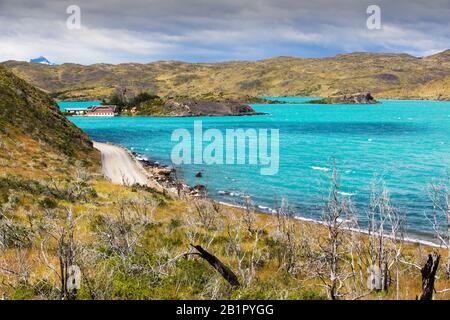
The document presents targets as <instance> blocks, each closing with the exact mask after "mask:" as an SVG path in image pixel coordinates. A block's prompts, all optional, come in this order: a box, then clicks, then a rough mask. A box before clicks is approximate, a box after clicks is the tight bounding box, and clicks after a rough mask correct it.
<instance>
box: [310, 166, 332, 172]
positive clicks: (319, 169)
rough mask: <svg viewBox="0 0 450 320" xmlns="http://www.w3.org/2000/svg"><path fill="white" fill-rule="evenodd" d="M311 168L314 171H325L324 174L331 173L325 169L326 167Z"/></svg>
mask: <svg viewBox="0 0 450 320" xmlns="http://www.w3.org/2000/svg"><path fill="white" fill-rule="evenodd" d="M310 168H311V169H313V170H318V171H324V172H327V171H330V168H324V167H314V166H311V167H310Z"/></svg>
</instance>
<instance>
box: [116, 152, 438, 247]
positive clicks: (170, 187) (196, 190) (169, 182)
mask: <svg viewBox="0 0 450 320" xmlns="http://www.w3.org/2000/svg"><path fill="white" fill-rule="evenodd" d="M112 145H115V144H112ZM115 146H117V145H115ZM118 147H119V148H122V149H123V150H125V151H127V153H128V155H129V156H130V157H131V158H132V159H133V160H134V161H135V162H137V163H139V164H140V165H141V166H142V167H143V169H144V170H146V171H147V170H149V169H150V170H151V171H153V172H155V170H156V171H157V172H158V171H160V170H161V171H163V172H164V174H163V177H162V179H161V178H159V177H158V176H157V175H156V177H155V175H154V174H153V175H152V174H150V177H151V178H153V179H155V182H156V183H158V185H159V186H160V187H161V188H163V189H164V190H166V191H167V192H169V193H173V194H177V195H178V194H179V192H180V191H182V192H185V193H186V194H187V195H188V196H192V197H200V196H205V195H206V197H207V199H209V200H211V201H215V202H217V203H219V204H221V205H223V206H226V207H229V208H235V209H239V210H242V209H245V207H243V206H240V205H237V204H233V203H229V202H226V201H219V200H216V199H214V198H212V197H210V196H207V193H206V191H207V190H206V187H204V186H203V185H196V186H194V187H192V186H190V185H187V184H185V183H182V184H180V183H178V182H177V181H176V178H174V177H173V174H174V173H176V169H175V168H172V167H169V166H166V165H162V164H160V163H159V162H158V161H153V160H151V159H148V158H146V157H144V156H142V155H140V154H138V153H136V152H132V151H130V150H128V149H127V148H125V147H122V146H118ZM158 179H160V180H158ZM202 187H203V188H205V189H203V188H202ZM268 209H270V208H268ZM253 210H254V211H255V212H256V213H257V214H264V215H274V213H273V210H274V209H272V212H271V211H269V210H267V211H264V210H262V209H261V208H259V206H258V205H257V204H256V205H255V207H254V208H253ZM292 218H293V219H295V220H297V221H301V222H306V223H311V224H315V225H321V226H325V223H324V222H323V221H319V220H315V219H312V218H306V217H302V216H294V217H292ZM344 230H346V231H349V232H357V233H361V234H365V235H368V233H369V231H368V230H366V229H359V228H352V227H344ZM384 237H386V238H388V239H393V237H392V235H390V234H385V235H384ZM403 241H404V242H405V243H409V244H417V245H425V246H429V247H433V248H445V246H444V245H443V244H439V243H436V242H434V241H432V240H430V239H426V238H420V237H415V236H414V235H405V236H404V238H403Z"/></svg>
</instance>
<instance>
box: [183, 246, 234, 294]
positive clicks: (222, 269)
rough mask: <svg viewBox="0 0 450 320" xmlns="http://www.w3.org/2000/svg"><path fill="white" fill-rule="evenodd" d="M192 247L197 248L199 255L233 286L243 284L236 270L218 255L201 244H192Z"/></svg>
mask: <svg viewBox="0 0 450 320" xmlns="http://www.w3.org/2000/svg"><path fill="white" fill-rule="evenodd" d="M191 247H193V248H195V249H196V250H197V251H198V255H199V256H200V257H202V258H203V259H205V260H206V261H207V262H208V263H209V264H210V265H211V266H212V267H213V268H214V269H216V270H217V271H218V272H219V273H220V274H221V275H222V277H223V278H224V279H225V280H227V281H228V283H229V284H230V285H232V286H233V287H239V286H240V285H241V284H240V283H239V280H238V277H237V276H236V275H235V274H234V272H233V271H231V270H230V268H228V267H227V266H226V265H224V264H223V263H222V261H220V260H219V259H218V258H217V257H216V256H214V255H212V254H210V253H209V252H208V251H206V250H205V249H203V248H202V247H201V246H200V245H193V244H191Z"/></svg>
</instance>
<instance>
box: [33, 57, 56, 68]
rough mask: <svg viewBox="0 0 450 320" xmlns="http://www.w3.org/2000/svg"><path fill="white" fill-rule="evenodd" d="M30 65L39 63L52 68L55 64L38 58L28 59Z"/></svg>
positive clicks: (43, 58) (44, 58)
mask: <svg viewBox="0 0 450 320" xmlns="http://www.w3.org/2000/svg"><path fill="white" fill-rule="evenodd" d="M30 63H40V64H46V65H48V66H54V65H55V64H54V63H52V62H50V61H48V60H47V58H46V57H44V56H40V57H38V58H35V59H30Z"/></svg>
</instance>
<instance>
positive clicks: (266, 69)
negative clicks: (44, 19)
mask: <svg viewBox="0 0 450 320" xmlns="http://www.w3.org/2000/svg"><path fill="white" fill-rule="evenodd" d="M449 53H450V50H446V51H443V52H441V53H437V54H433V55H430V56H427V57H414V56H411V55H408V54H402V53H398V54H397V53H370V52H355V53H345V54H338V55H336V56H334V57H326V58H303V57H272V58H268V59H263V60H258V61H227V62H216V63H189V62H181V61H156V62H150V63H146V64H141V63H123V64H104V63H101V64H92V65H80V64H72V63H65V64H61V65H57V66H51V67H50V66H46V65H36V64H29V63H26V62H18V61H6V62H3V63H1V65H4V66H5V67H7V68H9V69H10V70H12V71H13V72H14V73H15V74H16V75H17V76H19V77H21V78H23V79H25V80H26V81H28V82H30V83H31V84H33V85H35V86H37V87H39V88H41V89H43V90H45V91H46V92H48V93H51V94H52V96H53V97H55V98H57V99H60V100H86V99H94V98H95V99H99V98H100V99H101V98H106V97H108V96H110V95H111V94H113V93H114V92H116V91H117V90H123V89H125V90H126V91H127V93H128V94H130V95H135V94H137V93H139V92H144V91H146V92H152V93H155V94H158V95H160V96H171V95H178V96H187V97H193V98H195V97H201V96H204V95H210V96H216V97H217V96H223V97H227V98H236V97H241V96H260V95H272V96H274V95H292V96H296V95H302V96H330V95H335V94H349V93H354V92H365V91H370V92H372V93H373V94H374V96H375V97H376V98H385V97H391V96H392V94H393V92H397V93H398V95H397V96H395V98H402V97H403V96H406V95H405V92H407V90H409V89H414V88H415V87H418V86H423V85H424V84H426V83H429V82H431V81H436V80H439V79H444V78H445V77H447V76H450V59H449V58H448V56H449ZM429 88H430V89H429V90H432V87H431V86H430V87H429ZM405 90H406V91H405ZM445 91H446V92H447V91H450V89H445ZM419 92H422V91H419ZM432 95H433V94H432V93H428V92H427V94H423V97H426V96H432ZM441 96H442V95H441ZM444 96H446V94H444Z"/></svg>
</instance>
